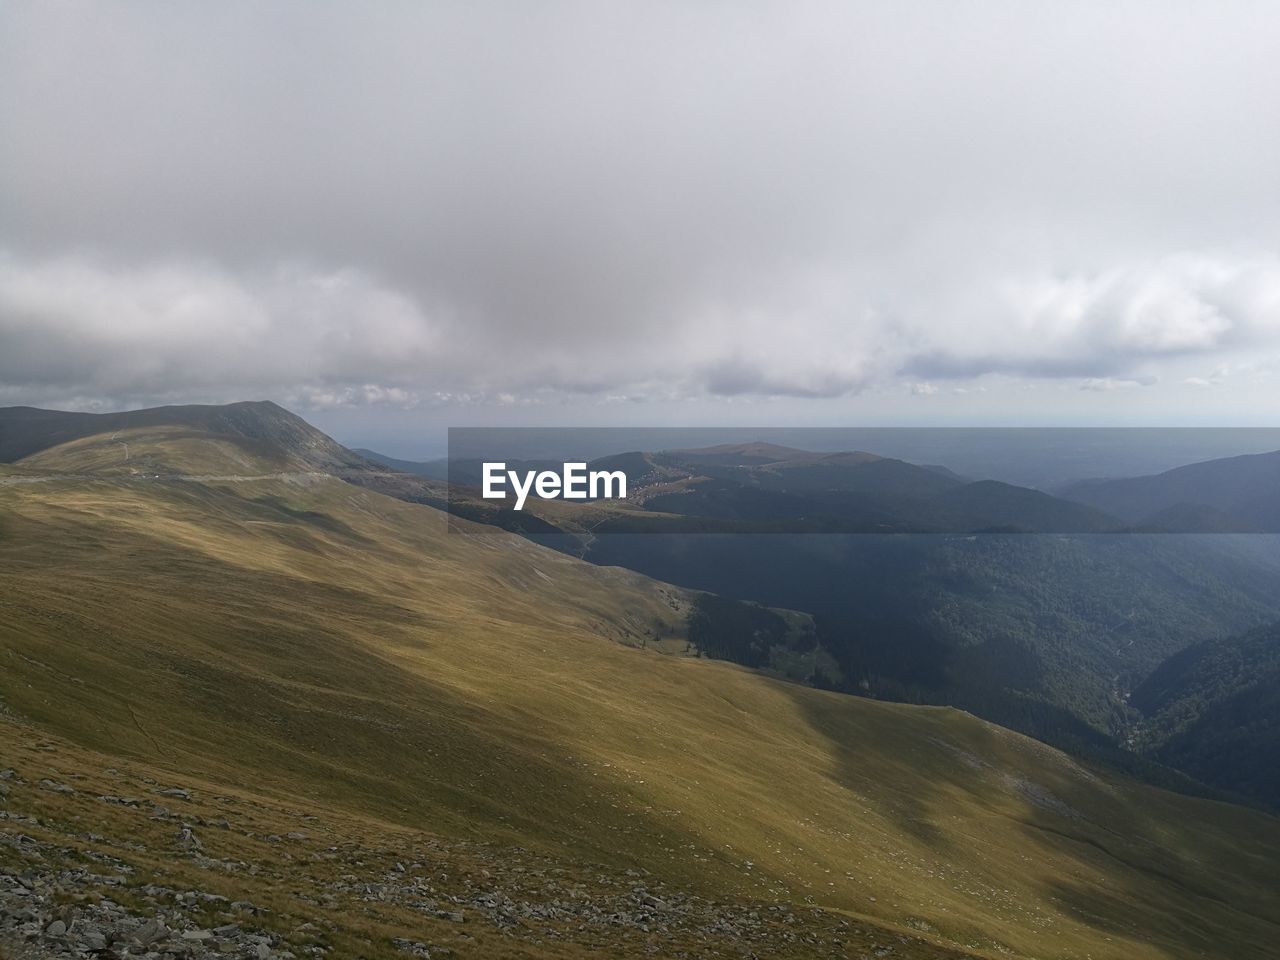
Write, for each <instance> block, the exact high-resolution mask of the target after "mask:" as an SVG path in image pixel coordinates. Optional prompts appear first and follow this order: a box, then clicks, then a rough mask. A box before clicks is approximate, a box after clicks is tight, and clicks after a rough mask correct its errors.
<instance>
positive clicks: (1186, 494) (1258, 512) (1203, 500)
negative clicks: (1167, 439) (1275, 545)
mask: <svg viewBox="0 0 1280 960" xmlns="http://www.w3.org/2000/svg"><path fill="white" fill-rule="evenodd" d="M1062 495H1063V496H1064V497H1066V498H1068V499H1070V500H1075V501H1077V502H1079V503H1084V504H1088V505H1089V506H1092V507H1095V508H1097V509H1098V510H1102V511H1105V512H1107V513H1111V514H1114V515H1115V516H1118V517H1121V518H1122V519H1124V520H1125V521H1127V522H1129V523H1133V524H1137V525H1140V526H1152V525H1158V524H1163V525H1165V526H1168V521H1169V517H1170V512H1171V511H1181V512H1182V513H1183V517H1182V518H1181V519H1183V520H1184V521H1185V522H1186V523H1188V525H1189V526H1190V527H1191V529H1190V530H1188V531H1187V532H1192V533H1194V532H1199V531H1198V529H1196V528H1197V527H1199V526H1201V525H1202V524H1203V522H1204V518H1205V517H1206V516H1214V515H1217V514H1221V515H1223V516H1225V517H1226V518H1227V522H1228V523H1229V524H1230V526H1229V527H1225V528H1219V529H1217V530H1216V531H1214V532H1218V533H1222V532H1229V531H1230V530H1232V529H1242V530H1245V531H1249V532H1266V533H1278V532H1280V451H1276V452H1274V453H1259V454H1250V455H1247V456H1240V457H1226V458H1224V459H1220V460H1206V461H1204V462H1202V463H1193V464H1188V465H1187V466H1184V467H1177V468H1176V469H1173V470H1168V471H1166V472H1164V473H1160V474H1156V475H1154V476H1144V477H1131V478H1127V479H1121V480H1085V481H1081V482H1079V483H1076V484H1072V485H1071V486H1069V487H1067V488H1066V489H1065V490H1063V491H1062ZM1206 511H1213V513H1206ZM1162 518H1163V519H1162Z"/></svg>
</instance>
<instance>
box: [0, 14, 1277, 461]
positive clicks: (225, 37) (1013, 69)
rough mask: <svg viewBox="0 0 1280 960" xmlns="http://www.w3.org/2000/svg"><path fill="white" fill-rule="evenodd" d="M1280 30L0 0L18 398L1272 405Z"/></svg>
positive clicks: (638, 406)
mask: <svg viewBox="0 0 1280 960" xmlns="http://www.w3.org/2000/svg"><path fill="white" fill-rule="evenodd" d="M1278 50H1280V12H1277V10H1276V7H1275V5H1274V4H1272V3H1265V2H1259V3H1238V2H1237V3H1232V2H1221V0H1219V2H1212V3H1210V2H1202V3H1196V4H1191V3H1182V2H1175V0H1159V2H1155V0H1153V2H1147V3H1124V2H1108V3H1089V2H1077V3H1058V2H1053V3H1050V2H1044V3H1038V2H1034V0H1017V2H998V0H987V2H982V3H974V2H960V0H945V2H936V3H925V2H914V3H913V2H906V0H892V2H889V0H886V2H882V3H852V2H833V3H796V2H787V3H781V2H780V3H776V4H765V3H751V2H741V0H735V2H712V0H701V2H696V0H690V2H685V3H681V4H665V3H658V2H653V0H646V2H635V3H630V4H614V3H606V2H598V0H592V2H582V3H550V2H540V3H523V2H516V0H512V2H509V3H503V4H487V3H477V2H458V3H442V2H440V3H420V2H415V3H404V4H396V3H373V4H370V3H354V2H353V3H336V2H334V3H296V4H295V3H280V2H265V3H264V2H245V3H234V2H218V3H201V4H194V3H191V4H187V3H180V2H141V0H139V2H133V3H128V4H120V5H116V4H111V3H105V2H99V3H94V4H82V3H59V2H31V3H21V2H15V0H6V2H0V403H30V404H37V405H45V406H57V407H80V408H93V407H95V406H101V407H102V408H104V409H106V408H115V407H121V406H140V405H150V404H154V403H158V402H185V401H220V400H231V399H241V398H257V397H269V398H273V399H277V400H280V401H282V402H285V403H287V404H289V405H291V406H292V407H294V408H295V409H297V410H298V411H299V412H301V413H303V414H304V415H307V416H310V417H311V418H312V419H314V420H316V421H317V422H320V423H321V424H322V425H328V426H330V427H332V428H334V429H336V430H338V432H339V433H340V434H341V435H342V436H343V437H344V439H348V440H352V441H359V440H362V439H363V438H365V437H372V438H375V439H382V438H384V437H389V436H391V434H392V433H394V432H395V431H410V432H412V431H413V430H415V429H417V427H418V426H419V425H423V424H431V425H439V424H447V423H457V424H463V423H468V424H469V423H517V422H541V423H558V424H573V423H601V422H610V421H616V422H627V423H633V424H643V423H655V424H666V423H671V422H685V423H704V424H705V423H720V422H725V423H728V422H737V423H753V422H758V423H762V424H763V423H779V422H790V423H812V424H826V423H842V422H858V423H866V422H876V423H943V422H945V423H963V422H972V423H1028V422H1046V423H1049V422H1053V423H1062V422H1069V423H1109V422H1135V423H1136V422H1141V423H1151V422H1165V423H1183V422H1186V423H1197V424H1202V423H1206V422H1221V423H1243V424H1252V423H1274V411H1275V410H1276V409H1277V407H1278V404H1280V173H1278V171H1280V55H1277V51H1278ZM384 445H385V444H384ZM412 448H413V444H412V442H411V441H406V442H404V443H400V444H398V449H400V450H401V451H404V452H412Z"/></svg>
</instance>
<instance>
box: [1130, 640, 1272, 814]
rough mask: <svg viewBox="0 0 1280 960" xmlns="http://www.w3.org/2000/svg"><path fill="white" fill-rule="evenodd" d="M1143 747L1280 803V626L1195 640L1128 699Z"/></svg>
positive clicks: (1201, 775) (1206, 778)
mask: <svg viewBox="0 0 1280 960" xmlns="http://www.w3.org/2000/svg"><path fill="white" fill-rule="evenodd" d="M1131 702H1132V703H1133V705H1134V706H1135V707H1137V708H1138V709H1139V710H1141V711H1143V713H1144V714H1145V715H1146V719H1145V721H1144V723H1143V724H1142V727H1141V728H1140V738H1141V745H1142V747H1143V748H1144V749H1145V750H1146V751H1147V752H1148V753H1150V754H1151V755H1152V756H1154V757H1156V758H1158V759H1159V760H1160V761H1161V762H1164V763H1167V764H1169V765H1171V766H1175V767H1177V768H1178V769H1180V770H1185V771H1186V772H1187V773H1189V774H1190V775H1192V776H1194V777H1196V778H1197V779H1199V780H1201V781H1203V782H1204V783H1210V784H1213V785H1215V786H1218V787H1221V788H1223V789H1225V790H1230V791H1232V792H1234V793H1237V794H1241V795H1244V796H1249V797H1252V798H1254V799H1255V800H1259V801H1261V802H1263V803H1266V804H1269V805H1270V806H1272V807H1275V808H1280V768H1278V767H1277V765H1276V764H1275V763H1274V758H1276V757H1280V626H1276V625H1271V626H1268V627H1264V628H1261V629H1258V630H1253V631H1250V632H1249V633H1245V634H1243V635H1241V636H1236V637H1228V638H1224V639H1218V640H1212V641H1209V642H1206V643H1201V644H1197V645H1196V646H1194V647H1190V648H1188V649H1186V650H1182V651H1180V652H1179V653H1176V654H1174V655H1173V656H1172V657H1170V658H1169V659H1168V660H1166V661H1165V662H1164V663H1162V664H1160V666H1158V667H1157V668H1156V669H1155V670H1153V671H1152V673H1151V675H1150V676H1148V677H1147V679H1146V680H1145V681H1143V683H1142V684H1141V685H1140V686H1138V687H1137V688H1136V689H1135V690H1134V691H1133V695H1132V697H1131Z"/></svg>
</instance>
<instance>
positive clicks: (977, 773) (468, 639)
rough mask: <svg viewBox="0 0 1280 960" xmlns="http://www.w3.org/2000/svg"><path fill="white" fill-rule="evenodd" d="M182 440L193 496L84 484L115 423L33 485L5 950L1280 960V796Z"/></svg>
mask: <svg viewBox="0 0 1280 960" xmlns="http://www.w3.org/2000/svg"><path fill="white" fill-rule="evenodd" d="M158 426H162V425H161V424H158V423H156V424H150V425H149V427H158ZM172 426H175V427H178V428H181V429H180V431H179V433H178V434H176V435H175V436H174V437H173V438H172V439H162V436H161V434H160V433H156V434H152V436H153V439H152V440H151V441H150V443H151V444H152V445H153V446H152V453H151V455H153V456H154V457H155V458H156V459H157V461H160V462H164V463H166V464H169V465H170V466H171V467H172V468H173V469H174V470H180V471H182V472H181V473H180V474H178V473H176V474H174V476H173V477H164V476H160V477H153V476H150V475H147V474H138V475H133V474H120V473H114V472H111V471H110V470H106V471H104V472H89V473H82V474H70V473H68V472H65V471H64V470H62V469H61V467H62V466H63V465H64V464H65V462H66V461H67V460H69V459H75V458H74V457H71V456H69V455H68V453H67V451H68V450H69V449H71V448H72V447H74V445H75V444H77V443H80V442H82V441H83V440H86V439H91V438H85V437H81V438H77V439H75V440H72V441H71V442H70V443H69V444H64V445H63V449H62V452H59V448H54V447H48V446H46V447H43V448H42V450H41V452H40V453H39V454H37V455H36V456H33V457H28V458H25V459H24V460H23V461H21V462H19V463H18V464H17V466H16V467H15V470H16V471H17V472H16V473H10V474H8V475H6V476H0V606H2V607H3V615H2V616H0V662H3V664H4V669H3V670H0V756H3V757H4V761H3V763H0V768H3V769H2V770H0V787H3V789H0V805H2V806H3V808H4V811H3V812H4V819H3V820H0V940H3V938H4V937H5V936H6V935H7V933H9V932H11V933H13V934H15V935H16V934H17V933H18V932H19V931H20V930H25V931H27V932H28V933H29V935H30V938H31V942H32V944H34V946H35V947H40V948H42V949H49V950H52V949H60V948H61V947H60V944H61V943H63V942H64V941H70V942H73V943H80V944H91V945H92V942H93V941H92V937H94V936H97V937H100V938H101V941H102V944H103V945H102V946H96V947H92V948H93V949H97V950H98V951H99V953H101V954H105V955H118V954H119V953H120V952H121V949H122V948H121V947H120V946H119V944H128V943H130V942H132V941H137V940H141V939H142V938H144V937H145V938H151V939H150V941H149V942H153V943H156V942H158V943H160V944H161V945H162V948H163V949H164V950H168V949H169V944H171V943H172V942H173V941H174V940H178V941H180V943H181V944H182V947H181V950H182V952H183V953H184V954H185V955H187V956H191V957H204V956H212V955H214V952H215V949H216V950H218V951H220V952H231V953H234V954H245V953H248V952H250V951H253V952H254V954H255V955H260V953H261V952H260V951H259V950H258V946H259V945H261V947H262V948H263V949H264V950H265V951H266V953H267V954H269V955H270V954H276V955H279V954H280V953H281V952H282V951H284V950H288V951H289V952H291V953H293V954H294V955H295V956H314V957H321V956H329V957H334V958H338V957H343V958H345V957H356V956H363V957H367V958H384V960H389V958H393V957H403V956H406V955H419V956H423V955H427V954H430V955H431V956H454V957H459V958H467V957H485V958H490V957H492V958H499V960H501V958H515V957H524V958H542V957H546V958H552V957H559V958H569V957H576V956H599V955H610V956H619V957H630V956H636V957H639V956H650V955H658V956H682V955H683V956H691V957H692V956H697V957H717V956H719V957H729V956H741V955H742V950H743V948H744V947H746V948H747V949H749V950H751V951H752V952H753V953H755V954H756V955H758V956H767V957H777V958H788V957H791V958H796V960H799V958H802V957H803V958H810V957H833V958H834V957H844V956H864V955H870V956H875V955H880V956H894V957H903V958H906V960H913V958H915V960H926V958H928V960H934V958H937V960H942V958H951V960H955V958H963V957H972V958H978V957H990V956H995V955H1000V956H1013V957H1027V958H1030V957H1037V958H1039V957H1045V956H1055V957H1068V956H1083V955H1090V956H1093V957H1095V958H1099V960H1157V958H1162V960H1167V958H1170V957H1174V958H1179V957H1193V956H1197V957H1198V956H1205V957H1221V958H1232V960H1250V958H1262V957H1266V956H1268V955H1269V953H1270V951H1271V948H1272V946H1273V944H1274V940H1275V931H1276V929H1277V926H1278V925H1280V910H1278V909H1277V905H1276V903H1275V900H1274V897H1273V896H1272V894H1271V891H1274V890H1275V889H1277V886H1278V885H1280V821H1277V820H1276V818H1274V817H1271V816H1269V815H1267V814H1265V813H1260V812H1257V811H1252V810H1249V809H1246V808H1243V807H1238V806H1233V805H1229V804H1223V803H1218V802H1212V801H1206V800H1198V799H1194V798H1191V797H1187V796H1182V795H1178V794H1174V793H1170V792H1167V791H1165V790H1161V789H1158V788H1156V787H1152V786H1148V785H1144V784H1142V783H1139V782H1136V781H1134V780H1132V779H1130V778H1128V777H1125V776H1123V775H1121V774H1118V773H1115V772H1114V771H1111V770H1108V769H1106V768H1101V767H1091V766H1087V765H1084V764H1082V763H1080V762H1078V761H1075V760H1072V759H1070V758H1069V757H1067V756H1065V755H1064V754H1062V753H1060V752H1058V751H1056V750H1054V749H1052V748H1050V747H1046V746H1045V745H1043V744H1041V743H1038V742H1036V741H1033V740H1030V739H1027V738H1025V737H1022V736H1020V735H1018V734H1015V733H1012V732H1010V731H1008V730H1005V729H1002V728H1000V727H997V726H994V725H991V724H989V723H986V722H984V721H982V720H979V719H977V718H975V717H973V716H971V715H968V714H965V713H963V712H960V711H957V710H953V709H945V708H934V707H917V706H911V705H906V704H895V703H885V702H878V701H874V700H869V699H864V698H857V697H850V696H846V695H843V694H837V693H830V692H824V691H821V690H814V689H810V688H808V687H805V686H801V685H798V684H794V683H787V682H783V681H781V680H777V679H774V678H771V677H768V676H765V675H764V674H762V673H761V672H758V671H750V670H745V669H743V668H741V667H738V666H735V665H732V664H729V663H725V662H723V661H718V660H712V659H708V658H704V657H698V656H695V655H693V654H696V652H697V651H696V649H692V648H691V634H693V635H696V634H699V633H702V635H704V636H706V637H708V642H710V639H712V638H716V637H720V638H730V639H731V638H733V637H738V636H741V635H742V633H741V631H742V629H743V628H745V629H747V630H750V632H751V634H752V636H753V637H756V638H757V639H758V641H759V643H770V644H774V643H777V644H791V645H792V646H795V647H800V646H803V645H804V643H805V642H806V641H805V640H804V639H803V637H804V635H805V623H806V620H805V618H804V617H803V616H802V615H794V614H790V613H786V612H778V611H774V612H770V611H765V610H761V609H760V608H758V607H750V606H748V607H747V608H743V607H740V606H737V605H734V604H723V603H720V602H718V601H715V600H711V601H709V602H708V601H704V600H701V599H700V598H699V597H698V596H697V595H694V594H691V593H689V592H687V591H685V590H682V589H679V588H675V587H671V586H668V585H665V584H662V583H659V582H655V581H652V580H649V579H646V578H645V577H643V576H640V575H638V574H635V573H632V572H628V571H625V570H621V569H618V568H608V567H598V566H594V565H592V564H588V563H583V562H580V561H578V560H576V559H573V558H571V557H568V556H565V555H563V554H560V553H557V552H554V551H551V550H547V549H544V548H541V547H539V546H537V545H535V544H533V543H530V542H529V541H527V540H525V539H522V538H519V537H515V536H512V535H509V534H506V533H503V532H500V531H496V530H494V529H493V528H490V527H484V526H480V525H475V524H469V523H467V522H466V521H464V520H460V519H457V518H453V519H452V520H450V519H449V518H447V517H446V515H445V514H444V513H442V512H440V511H438V510H435V509H432V508H430V507H427V506H424V505H421V504H414V503H407V502H404V501H401V500H396V499H393V498H390V497H386V496H382V495H380V494H378V493H376V492H374V491H373V490H371V489H368V488H363V487H359V486H353V485H352V484H351V483H348V482H346V481H345V480H343V479H339V478H338V477H336V476H333V475H324V474H323V472H322V471H312V472H309V473H305V474H299V473H281V474H276V475H254V476H250V475H240V476H236V475H231V474H226V475H217V476H206V475H205V474H204V473H203V472H202V471H203V469H204V466H205V464H206V462H207V460H208V459H210V458H211V457H212V458H213V459H217V460H219V461H225V460H227V459H229V458H230V457H231V453H229V452H228V449H227V448H230V450H232V451H234V453H235V455H236V456H239V457H241V458H243V459H245V460H246V461H250V462H252V461H255V460H257V459H262V460H264V461H265V460H271V461H286V460H288V459H290V458H291V457H292V456H294V453H293V452H292V451H291V450H290V449H289V448H287V447H281V448H279V449H276V450H271V449H266V448H264V447H263V446H262V445H260V444H259V442H258V441H256V440H253V439H250V438H248V437H246V438H244V439H243V440H237V439H234V438H232V437H231V435H229V434H227V433H225V432H220V433H218V434H217V435H216V436H206V437H204V438H202V439H199V440H198V441H197V440H193V438H192V437H190V436H189V435H188V434H187V433H185V432H183V431H186V430H187V429H188V427H189V425H184V424H176V425H172ZM109 436H110V435H109V434H108V435H106V436H105V437H104V436H102V435H98V437H99V439H100V441H101V442H103V443H107V442H110V441H109V440H108V438H109ZM202 446H209V447H211V448H212V449H213V451H214V453H213V454H209V453H207V452H205V451H204V450H203V449H202ZM36 457H40V458H45V460H46V462H48V463H51V464H55V465H57V466H58V469H56V470H52V471H50V472H47V473H45V472H42V471H41V469H40V468H39V467H38V465H35V466H33V461H34V460H35V459H36ZM175 477H181V478H183V479H181V481H180V482H179V481H178V480H176V479H174V478H175ZM17 481H21V482H17ZM635 539H637V540H649V539H659V538H635ZM817 539H825V538H817ZM779 619H780V620H781V621H782V624H781V626H779V623H778V620H779ZM735 624H740V625H741V626H735ZM815 629H816V628H815ZM793 633H794V634H795V636H792V634H793ZM809 635H810V636H812V635H813V629H810V630H809ZM975 838H981V839H980V842H979V841H978V840H976V839H975ZM7 878H8V879H7ZM19 887H20V888H21V890H22V892H21V893H17V892H14V891H15V890H17V888H19ZM79 894H88V896H86V897H85V898H83V899H80V898H79V897H78V895H79ZM15 905H16V906H15ZM148 917H150V918H153V919H154V918H157V917H158V918H160V919H161V920H163V921H164V925H163V927H161V926H160V925H158V924H150V925H149V926H148V925H147V924H145V923H144V922H143V921H144V920H146V919H147V918H148ZM55 918H57V919H58V920H59V921H60V922H61V923H64V924H67V921H68V920H70V921H71V922H70V923H69V924H67V926H68V927H69V931H68V932H67V933H59V932H52V931H53V930H54V929H55V928H56V924H55V923H54V921H55ZM166 928H168V930H166ZM168 931H172V932H168ZM250 937H252V938H257V939H256V940H251V939H249V938H250ZM59 938H61V939H59ZM109 938H112V939H115V940H116V941H117V945H115V946H112V945H111V944H110V943H108V942H107V941H108V939H109ZM5 949H8V948H7V945H4V944H0V950H5ZM24 949H28V948H24ZM86 949H90V947H86ZM152 949H155V948H152ZM157 952H159V950H157Z"/></svg>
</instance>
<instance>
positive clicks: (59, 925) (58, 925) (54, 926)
mask: <svg viewBox="0 0 1280 960" xmlns="http://www.w3.org/2000/svg"><path fill="white" fill-rule="evenodd" d="M44 932H45V933H46V934H47V935H48V936H50V937H64V936H66V934H67V925H66V924H65V923H63V922H62V921H61V920H55V921H53V923H51V924H49V926H47V927H45V930H44Z"/></svg>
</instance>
